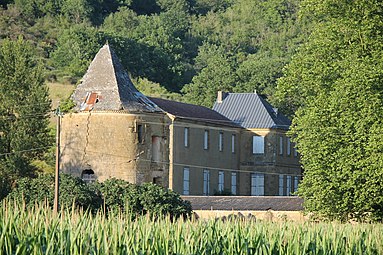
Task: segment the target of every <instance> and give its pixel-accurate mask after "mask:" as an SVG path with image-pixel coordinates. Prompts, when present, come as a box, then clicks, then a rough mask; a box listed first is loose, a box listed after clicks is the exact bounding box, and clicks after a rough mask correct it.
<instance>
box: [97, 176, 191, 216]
mask: <svg viewBox="0 0 383 255" xmlns="http://www.w3.org/2000/svg"><path fill="white" fill-rule="evenodd" d="M96 185H97V186H98V190H99V191H100V192H101V194H102V197H103V199H104V204H105V206H106V209H107V210H109V211H110V210H115V209H121V210H123V211H128V212H131V213H132V215H141V214H150V215H151V216H153V217H157V216H160V215H169V216H170V217H172V218H173V217H175V218H178V217H180V216H182V217H188V216H190V215H191V211H192V209H191V205H190V202H188V201H184V200H182V199H181V197H180V196H179V195H178V194H177V193H175V192H173V191H171V190H167V189H164V188H163V187H160V186H158V185H155V184H152V183H145V184H143V185H141V186H138V185H134V184H130V183H128V182H126V181H123V180H118V179H109V180H106V181H105V182H103V183H98V184H96Z"/></svg>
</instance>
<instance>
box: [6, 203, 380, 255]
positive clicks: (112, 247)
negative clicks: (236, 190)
mask: <svg viewBox="0 0 383 255" xmlns="http://www.w3.org/2000/svg"><path fill="white" fill-rule="evenodd" d="M131 218H132V217H128V216H127V215H123V214H116V215H108V217H105V216H104V214H103V213H102V212H99V213H98V214H96V215H92V214H90V213H87V212H83V211H76V210H68V211H61V212H60V213H59V214H58V215H57V216H55V215H53V212H52V211H51V210H50V209H49V208H46V207H45V206H43V205H36V206H35V207H34V208H29V209H28V210H26V208H25V207H24V205H18V204H14V203H10V202H6V201H3V203H2V205H1V208H0V254H383V226H382V225H380V224H374V225H373V224H356V225H351V224H329V223H302V224H298V223H291V222H283V223H271V222H260V221H254V220H252V221H250V220H247V221H246V220H229V221H222V220H201V219H200V220H181V219H180V220H176V221H174V220H171V219H169V218H167V217H159V218H157V219H150V218H149V217H145V216H142V217H138V218H136V219H135V220H131Z"/></svg>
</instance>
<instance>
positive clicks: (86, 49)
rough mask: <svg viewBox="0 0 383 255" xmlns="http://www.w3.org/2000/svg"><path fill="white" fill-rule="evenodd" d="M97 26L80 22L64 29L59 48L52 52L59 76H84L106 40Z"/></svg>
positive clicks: (76, 77) (59, 39)
mask: <svg viewBox="0 0 383 255" xmlns="http://www.w3.org/2000/svg"><path fill="white" fill-rule="evenodd" d="M104 38H105V37H104V36H103V35H102V33H100V32H98V31H97V30H96V29H95V28H93V27H91V26H89V25H86V24H78V25H74V26H72V27H70V28H68V29H64V30H63V31H62V32H61V33H60V35H59V37H58V39H57V48H56V50H55V51H54V52H52V54H51V62H52V65H53V66H54V67H55V68H56V73H57V74H58V76H61V77H63V76H69V77H72V78H75V79H79V78H80V77H82V76H83V75H84V73H85V71H86V69H87V67H88V65H89V64H90V62H91V61H92V59H93V58H94V56H95V55H96V53H97V51H98V50H99V49H100V47H101V46H102V44H103V43H105V41H104V40H103V39H104Z"/></svg>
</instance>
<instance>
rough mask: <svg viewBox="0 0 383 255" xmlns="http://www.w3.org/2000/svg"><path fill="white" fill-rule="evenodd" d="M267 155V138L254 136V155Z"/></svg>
mask: <svg viewBox="0 0 383 255" xmlns="http://www.w3.org/2000/svg"><path fill="white" fill-rule="evenodd" d="M264 153H265V137H264V136H259V135H254V136H253V154H264Z"/></svg>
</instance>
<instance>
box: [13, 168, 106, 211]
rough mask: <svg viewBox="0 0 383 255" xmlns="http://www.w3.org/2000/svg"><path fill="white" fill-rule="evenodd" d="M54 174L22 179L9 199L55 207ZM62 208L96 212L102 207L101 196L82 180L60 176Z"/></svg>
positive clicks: (70, 176) (66, 175)
mask: <svg viewBox="0 0 383 255" xmlns="http://www.w3.org/2000/svg"><path fill="white" fill-rule="evenodd" d="M54 182H55V177H54V174H42V175H40V176H38V177H37V178H22V179H20V180H19V181H18V182H17V185H16V188H15V189H14V190H12V192H11V193H10V194H9V197H10V198H11V199H13V200H16V201H22V200H24V202H25V203H26V204H27V205H34V204H35V203H41V202H47V203H48V204H49V205H50V206H53V200H54ZM59 200H60V207H62V208H67V207H71V206H72V205H73V204H74V205H75V206H76V207H81V208H84V209H91V210H95V209H98V208H99V207H100V204H101V198H100V195H99V194H98V193H97V192H95V190H93V189H92V188H91V187H90V186H88V185H87V184H86V183H84V182H83V181H82V180H81V179H79V178H76V177H74V176H72V175H68V174H60V197H59Z"/></svg>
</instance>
